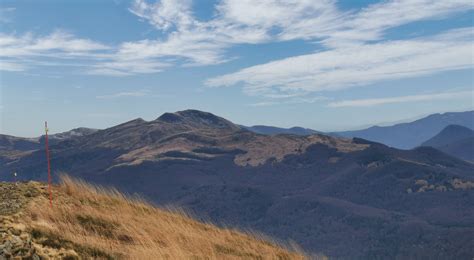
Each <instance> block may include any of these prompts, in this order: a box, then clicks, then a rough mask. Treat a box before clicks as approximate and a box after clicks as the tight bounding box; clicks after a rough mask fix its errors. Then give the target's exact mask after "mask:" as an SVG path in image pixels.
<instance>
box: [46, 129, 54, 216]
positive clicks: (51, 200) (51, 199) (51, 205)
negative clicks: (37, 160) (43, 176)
mask: <svg viewBox="0 0 474 260" xmlns="http://www.w3.org/2000/svg"><path fill="white" fill-rule="evenodd" d="M44 131H45V146H46V160H47V161H48V191H49V206H50V207H51V208H53V191H52V189H51V182H52V180H51V163H50V158H49V145H48V131H49V130H48V122H46V121H45V122H44Z"/></svg>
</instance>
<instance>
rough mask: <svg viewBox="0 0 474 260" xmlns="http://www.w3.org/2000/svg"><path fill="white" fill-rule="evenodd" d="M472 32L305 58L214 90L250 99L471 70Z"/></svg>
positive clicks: (230, 78) (218, 82) (227, 78)
mask: <svg viewBox="0 0 474 260" xmlns="http://www.w3.org/2000/svg"><path fill="white" fill-rule="evenodd" d="M472 36H473V33H472V30H471V28H465V29H459V30H452V31H449V32H447V33H443V34H440V35H437V36H433V37H424V38H418V39H412V40H402V41H385V42H379V43H375V44H363V45H352V46H350V47H349V46H346V47H344V48H336V49H332V50H328V51H322V52H318V53H314V54H308V55H301V56H297V57H291V58H286V59H282V60H278V61H273V62H269V63H266V64H262V65H257V66H253V67H249V68H245V69H242V70H240V71H238V72H235V73H231V74H227V75H222V76H218V77H215V78H211V79H209V80H208V81H207V82H206V85H208V86H211V87H219V86H231V85H235V84H237V83H243V84H244V90H245V92H246V93H248V94H250V95H266V94H267V93H288V92H290V93H295V91H300V92H306V93H308V92H317V91H330V90H338V89H341V88H347V87H353V86H360V85H367V84H370V83H374V82H378V81H382V80H389V79H399V78H407V77H415V76H420V75H427V74H432V73H437V72H441V71H447V70H454V69H466V68H472V65H473V59H472V57H473V53H472Z"/></svg>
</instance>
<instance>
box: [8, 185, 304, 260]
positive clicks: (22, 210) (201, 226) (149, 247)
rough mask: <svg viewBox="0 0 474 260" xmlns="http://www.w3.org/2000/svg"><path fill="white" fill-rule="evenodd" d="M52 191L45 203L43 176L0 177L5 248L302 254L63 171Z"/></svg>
mask: <svg viewBox="0 0 474 260" xmlns="http://www.w3.org/2000/svg"><path fill="white" fill-rule="evenodd" d="M53 195H54V201H53V208H52V209H51V208H50V206H49V200H48V190H47V186H46V185H44V184H41V183H37V182H29V183H21V184H20V183H19V184H12V183H1V184H0V196H1V199H2V200H1V201H2V202H1V204H0V209H1V210H0V218H1V223H2V228H1V229H0V233H1V232H3V233H4V235H2V237H3V238H2V241H0V242H2V243H0V245H2V244H3V246H4V252H3V253H4V254H5V252H6V254H10V255H13V256H18V255H21V256H33V255H37V256H40V257H43V258H61V259H78V258H80V259H83V258H90V257H93V258H98V259H239V258H242V259H304V256H303V254H301V253H297V252H296V250H289V249H285V248H283V247H281V246H279V245H277V244H276V243H273V242H269V240H268V239H264V238H263V237H262V236H258V235H253V234H249V233H243V232H239V231H236V230H233V229H223V228H218V227H216V226H214V225H212V224H209V223H201V222H198V221H196V220H193V219H192V218H190V217H189V216H188V215H186V214H185V213H183V212H181V211H177V210H168V209H160V208H156V207H153V206H151V205H149V204H147V203H146V202H144V201H143V200H140V199H130V198H127V197H125V196H124V195H122V194H120V193H119V192H117V191H114V190H108V189H103V188H99V187H95V186H91V185H89V184H86V183H83V182H81V181H76V180H72V179H70V178H68V177H66V178H63V179H62V183H61V185H59V186H55V187H54V189H53ZM5 245H6V246H7V247H8V246H9V247H10V248H6V249H5ZM0 251H1V250H0ZM0 256H1V255H0ZM34 259H35V258H34Z"/></svg>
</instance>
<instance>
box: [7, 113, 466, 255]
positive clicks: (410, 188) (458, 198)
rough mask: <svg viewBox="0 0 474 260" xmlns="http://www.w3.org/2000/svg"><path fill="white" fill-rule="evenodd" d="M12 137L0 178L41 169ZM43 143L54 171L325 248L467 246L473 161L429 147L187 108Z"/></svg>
mask: <svg viewBox="0 0 474 260" xmlns="http://www.w3.org/2000/svg"><path fill="white" fill-rule="evenodd" d="M444 115H446V114H444ZM440 130H441V129H440ZM438 132H439V131H437V132H434V133H433V135H432V136H434V135H436V134H437V133H438ZM432 136H429V137H428V138H426V140H427V139H429V138H430V137H432ZM420 144H421V143H420ZM2 147H3V146H2ZM17 148H18V146H17ZM21 148H24V147H21ZM15 149H16V148H15V146H13V148H10V150H5V149H3V148H2V150H0V163H1V164H2V167H1V168H0V180H12V177H11V173H12V172H17V173H18V178H19V179H23V180H31V179H34V180H46V177H47V173H46V166H45V165H46V162H45V159H44V158H45V156H44V150H42V148H39V149H36V150H27V149H23V150H15ZM51 155H52V162H51V163H52V166H53V169H54V173H55V178H57V174H58V173H59V172H67V173H69V174H70V175H73V176H75V177H78V178H82V179H85V180H87V181H89V182H92V183H97V184H102V185H108V186H113V187H115V188H117V189H119V190H120V191H122V192H125V193H128V194H135V193H137V194H139V195H141V196H143V197H145V198H147V199H149V200H151V201H153V202H154V203H156V204H158V205H170V204H172V205H175V206H179V207H183V208H185V209H186V210H188V211H191V212H192V213H193V214H194V215H195V216H197V217H198V218H201V219H203V220H210V221H212V222H214V223H216V224H218V225H223V226H235V227H239V228H243V229H248V228H249V229H252V230H256V231H258V232H263V233H264V234H267V235H270V236H273V237H275V238H276V239H281V240H285V241H287V240H289V239H291V240H294V241H296V242H297V243H298V244H299V245H301V246H302V247H303V248H304V249H305V250H308V251H311V252H318V253H322V254H325V255H328V256H329V257H332V258H335V259H368V258H370V259H381V258H410V257H411V258H413V256H416V257H418V258H423V259H430V258H442V259H469V257H470V256H472V255H474V217H473V216H474V174H473V173H474V164H472V163H470V162H467V161H464V160H461V159H458V158H455V157H452V156H450V155H448V154H446V153H444V152H441V151H439V150H437V149H435V148H432V147H426V146H423V147H417V148H415V149H412V150H400V149H396V148H392V147H389V146H386V145H384V144H380V143H376V142H373V141H368V140H364V139H361V138H345V137H337V136H329V135H324V134H319V133H316V134H311V135H295V134H276V135H263V134H258V133H255V132H252V131H249V130H248V129H247V128H245V127H241V126H239V125H236V124H234V123H232V122H230V121H228V120H226V119H224V118H221V117H218V116H216V115H213V114H211V113H206V112H202V111H197V110H185V111H179V112H175V113H165V114H163V115H162V116H160V117H158V118H157V119H155V120H152V121H145V120H143V119H135V120H132V121H129V122H126V123H123V124H120V125H117V126H114V127H111V128H107V129H103V130H98V131H93V132H92V133H89V134H86V135H75V136H72V137H70V138H67V139H65V140H62V141H60V142H58V143H56V144H53V145H51Z"/></svg>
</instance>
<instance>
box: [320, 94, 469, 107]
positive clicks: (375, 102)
mask: <svg viewBox="0 0 474 260" xmlns="http://www.w3.org/2000/svg"><path fill="white" fill-rule="evenodd" d="M461 98H471V99H472V98H474V91H472V90H471V91H457V92H445V93H434V94H423V95H411V96H401V97H388V98H368V99H355V100H343V101H335V102H331V103H329V104H328V106H329V107H372V106H379V105H385V104H394V103H407V102H419V101H434V100H451V99H461Z"/></svg>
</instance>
